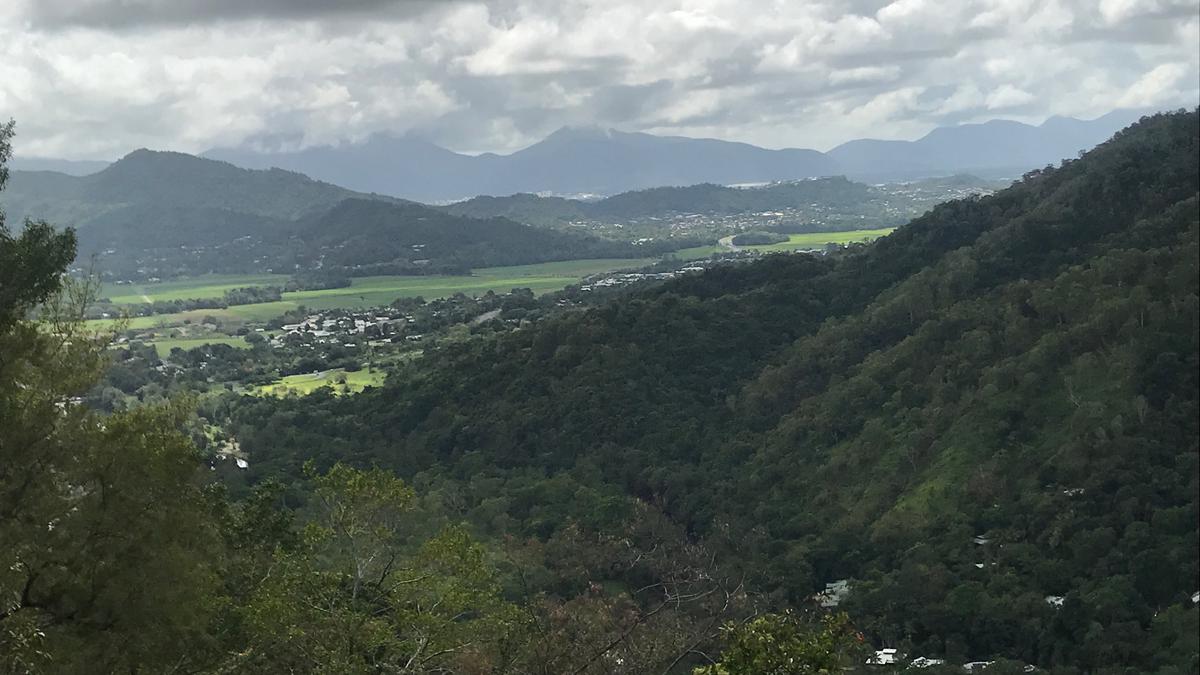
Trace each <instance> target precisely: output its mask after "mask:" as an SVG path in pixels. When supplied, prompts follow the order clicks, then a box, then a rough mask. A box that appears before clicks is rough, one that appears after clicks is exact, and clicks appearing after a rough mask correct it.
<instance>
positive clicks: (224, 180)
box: [4, 150, 662, 278]
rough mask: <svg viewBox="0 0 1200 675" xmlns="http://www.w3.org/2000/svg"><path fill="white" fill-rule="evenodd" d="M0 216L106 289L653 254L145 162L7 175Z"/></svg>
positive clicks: (217, 165)
mask: <svg viewBox="0 0 1200 675" xmlns="http://www.w3.org/2000/svg"><path fill="white" fill-rule="evenodd" d="M4 205H5V209H6V212H7V214H8V216H9V217H10V218H12V219H13V220H14V221H15V220H19V219H21V218H23V217H26V216H29V217H33V218H44V219H46V220H50V221H54V222H57V223H62V224H64V225H71V226H75V227H76V228H77V229H78V234H79V244H80V258H81V260H83V259H86V258H87V257H88V256H91V255H96V254H98V255H100V259H99V265H98V267H99V269H100V270H101V271H102V272H104V273H106V274H108V275H112V276H117V277H118V278H120V277H129V276H137V275H141V276H147V275H152V276H160V277H162V276H175V275H179V274H194V273H197V272H200V273H203V272H210V271H218V272H259V271H262V270H263V269H278V270H284V269H286V270H292V269H304V268H308V267H314V266H318V265H323V266H326V267H327V268H328V267H333V268H340V269H342V270H344V271H348V272H350V273H359V272H361V273H365V270H370V271H373V272H377V273H422V274H424V273H429V272H464V271H466V270H467V269H469V268H470V267H472V266H498V265H508V264H525V263H534V262H543V261H549V260H563V259H570V258H588V257H641V256H645V255H652V254H654V253H660V252H662V250H660V249H655V248H653V247H648V248H647V247H642V248H635V247H633V246H631V245H629V244H621V243H613V242H605V241H602V240H599V239H597V238H595V237H590V236H587V235H583V234H578V233H562V232H549V231H543V230H538V229H535V228H532V227H529V226H527V225H522V224H518V223H516V222H512V221H510V220H504V219H501V218H488V219H485V220H473V219H470V218H466V217H462V216H457V215H453V214H448V213H444V212H441V211H437V210H434V209H432V208H430V207H427V206H424V205H421V204H416V203H413V202H404V201H402V200H397V199H394V198H390V197H381V196H377V195H363V194H359V193H355V192H352V191H350V190H346V189H343V188H340V187H337V186H334V185H330V184H328V183H321V182H319V181H314V180H312V179H310V178H308V177H307V176H303V175H301V174H297V173H292V172H288V171H283V170H281V169H270V170H250V169H241V168H238V167H235V166H233V165H232V164H228V163H225V162H218V161H214V160H210V159H203V158H199V157H193V156H191V155H184V154H179V153H165V152H150V151H147V150H139V151H137V152H134V153H131V154H130V155H128V156H126V157H125V158H123V159H121V160H120V161H118V162H116V163H114V164H112V165H111V166H109V167H108V168H106V169H104V170H103V171H100V172H98V173H95V174H92V175H88V176H83V177H76V176H68V175H64V174H58V173H52V172H21V171H15V172H13V173H12V180H11V183H10V185H9V189H8V190H7V191H6V192H5V195H4ZM297 266H298V267H297Z"/></svg>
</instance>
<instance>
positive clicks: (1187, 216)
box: [229, 111, 1200, 673]
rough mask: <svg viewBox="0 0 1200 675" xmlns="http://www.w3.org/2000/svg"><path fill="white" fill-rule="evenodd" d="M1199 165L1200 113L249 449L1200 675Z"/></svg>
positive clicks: (972, 625)
mask: <svg viewBox="0 0 1200 675" xmlns="http://www.w3.org/2000/svg"><path fill="white" fill-rule="evenodd" d="M1198 153H1200V133H1198V125H1197V113H1196V112H1194V111H1193V112H1190V113H1178V114H1173V115H1158V116H1155V117H1151V118H1146V119H1144V120H1143V121H1142V122H1141V123H1139V124H1138V125H1135V126H1134V127H1132V128H1131V129H1129V130H1126V131H1124V132H1121V133H1119V134H1118V135H1117V136H1116V137H1114V139H1113V140H1111V141H1109V142H1108V143H1105V144H1103V145H1101V146H1100V147H1098V148H1097V149H1095V150H1093V151H1092V152H1090V153H1088V154H1087V155H1086V156H1084V157H1083V158H1082V159H1079V160H1073V161H1069V162H1066V163H1064V164H1063V166H1061V167H1060V168H1055V169H1047V170H1044V171H1038V172H1031V173H1030V174H1028V175H1027V176H1026V177H1025V179H1024V180H1023V181H1021V182H1019V183H1017V184H1015V185H1014V186H1013V187H1011V188H1009V189H1006V190H1004V191H1002V192H1000V193H997V194H995V195H993V196H990V197H983V198H972V199H967V200H962V201H957V202H951V203H947V204H944V205H942V206H939V207H937V208H935V209H934V210H933V211H931V212H930V213H928V214H926V215H925V216H923V217H921V218H918V219H916V220H914V221H912V222H911V223H909V224H908V225H905V226H904V227H901V228H899V229H898V230H896V231H895V232H894V233H892V234H891V235H889V236H887V237H884V238H882V239H880V240H878V241H877V242H875V243H874V244H872V245H869V246H864V247H859V248H855V249H851V250H850V251H848V252H846V253H845V254H842V255H837V256H829V257H817V256H772V257H770V258H768V259H765V260H762V261H759V262H756V263H753V264H749V265H744V266H730V267H719V268H716V269H713V270H710V271H708V272H706V273H704V274H701V275H689V276H687V277H684V278H681V279H678V280H675V281H673V282H670V283H668V284H665V285H663V286H659V287H654V288H650V289H645V290H640V291H634V292H632V293H629V294H627V295H625V296H623V297H620V298H618V299H616V300H613V301H611V302H609V303H607V304H605V305H602V306H600V307H598V308H595V309H592V310H589V311H586V312H577V313H571V314H566V315H563V316H561V317H559V318H556V319H551V320H547V321H544V322H542V323H539V324H537V325H536V326H533V327H530V328H528V329H523V330H518V331H513V332H509V333H504V334H500V335H497V336H494V337H491V338H488V339H482V340H476V341H472V342H467V343H461V344H456V345H453V346H449V347H446V348H444V349H435V350H430V351H428V352H427V353H426V354H425V356H424V358H423V359H422V360H421V361H420V362H418V363H416V364H415V365H413V366H412V372H410V373H407V374H406V376H405V377H402V378H396V379H394V380H392V381H390V382H389V384H388V386H386V387H385V388H383V389H382V390H372V391H368V392H367V393H365V394H363V395H359V396H355V397H346V398H335V397H326V398H323V399H320V400H303V401H296V400H278V401H276V400H263V399H248V400H245V401H243V402H242V403H240V404H238V405H236V406H234V407H233V408H232V409H231V410H230V411H229V412H230V415H231V418H232V419H231V424H230V428H231V430H232V431H233V432H234V433H236V434H237V436H238V437H239V438H240V439H241V442H242V447H244V448H246V449H247V450H248V451H249V452H250V453H251V455H252V456H254V457H255V458H256V463H255V465H254V467H253V468H252V473H250V474H249V475H250V477H251V478H254V477H255V476H258V477H266V476H271V475H279V474H283V475H298V472H299V467H300V465H301V464H302V463H303V462H304V461H305V460H308V459H314V460H315V461H316V463H317V464H318V465H319V466H328V465H331V464H332V463H333V462H334V461H337V460H345V459H347V458H348V457H349V458H352V459H353V460H354V461H357V462H361V463H364V464H378V465H381V466H385V467H387V468H390V469H393V470H395V471H397V472H399V473H400V474H401V475H403V476H406V477H410V478H412V479H413V480H415V481H417V482H418V483H419V484H422V485H428V486H435V487H436V489H437V490H438V491H440V493H442V494H446V493H452V494H453V495H455V497H454V499H455V500H456V501H455V503H456V504H458V505H459V506H458V508H459V509H460V512H461V513H462V514H464V516H465V517H467V518H470V519H471V521H472V522H473V523H474V524H475V525H476V526H477V527H478V528H479V529H480V530H481V531H484V532H487V533H488V534H489V536H493V537H497V538H501V537H504V536H510V535H511V536H517V537H534V538H543V539H549V540H551V541H554V540H556V539H557V538H559V537H562V536H567V535H566V534H564V533H569V532H573V531H575V530H574V529H573V528H580V527H582V528H584V530H587V529H588V528H593V529H598V530H600V531H605V528H610V527H613V523H615V522H621V518H622V515H621V514H622V513H628V509H632V508H635V507H633V506H630V505H631V504H643V505H648V506H650V507H654V508H659V509H661V510H663V511H664V512H665V513H666V514H668V515H669V516H670V517H671V518H672V519H674V520H675V521H677V522H679V523H681V524H682V525H683V526H684V527H685V528H686V529H687V531H688V532H689V533H690V534H691V535H692V536H693V537H696V538H697V539H699V540H701V541H705V542H707V543H708V545H710V546H713V547H714V548H716V549H718V550H720V551H721V552H722V555H723V556H724V557H725V559H727V560H732V561H733V563H732V564H733V565H734V566H736V567H737V568H739V569H740V570H742V572H743V573H744V575H745V579H746V580H747V581H746V583H747V584H748V586H750V587H752V588H754V589H756V590H758V591H760V592H763V593H765V594H766V595H765V596H764V597H765V598H767V599H768V600H767V602H768V603H769V604H771V605H773V606H775V607H780V606H793V607H797V606H802V605H804V604H805V603H806V598H807V597H809V596H810V595H811V594H812V593H814V592H816V591H818V590H820V589H821V588H823V587H824V585H825V584H827V583H830V582H833V581H835V580H838V579H848V580H850V587H851V592H850V595H849V597H848V599H847V601H846V603H845V604H844V606H843V608H844V609H847V610H848V611H849V612H850V615H851V617H852V619H853V620H854V621H855V623H856V624H857V625H859V626H860V627H862V628H863V629H864V630H865V631H866V633H867V634H868V636H869V637H870V639H871V640H872V641H873V642H875V643H877V644H888V645H892V646H896V647H899V648H900V649H901V650H902V651H904V652H906V653H909V654H912V655H917V654H923V655H926V656H944V657H946V658H948V659H951V660H953V661H954V662H957V663H962V662H965V661H971V660H984V659H992V658H996V657H1006V658H1012V659H1018V660H1021V661H1024V662H1027V663H1034V664H1038V665H1040V666H1043V667H1048V668H1057V669H1061V670H1062V672H1081V671H1082V672H1101V671H1111V672H1118V671H1120V668H1128V669H1131V670H1133V671H1137V672H1150V671H1159V672H1164V673H1166V672H1172V673H1177V672H1194V671H1195V668H1196V667H1197V661H1196V659H1197V657H1196V654H1197V649H1196V640H1197V626H1198V620H1197V613H1198V611H1200V610H1198V609H1197V607H1196V605H1195V603H1193V602H1192V601H1191V594H1192V593H1193V592H1195V591H1196V589H1197V587H1200V567H1198V554H1197V551H1198V550H1200V539H1198V535H1197V517H1198V511H1197V498H1196V495H1197V490H1198V488H1200V479H1198V474H1197V472H1198V467H1200V464H1198V461H1197V458H1198V451H1200V447H1198V439H1200V427H1198V421H1197V419H1198V412H1200V411H1198V409H1197V400H1198V388H1200V378H1198V374H1197V371H1198V367H1200V358H1198V353H1200V346H1198V342H1197V340H1198V338H1197V335H1198V329H1200V301H1198V295H1200V290H1198V282H1197V273H1198V249H1197V241H1198V227H1200V225H1198V218H1197V208H1198V202H1197V193H1198V190H1200V176H1198V168H1197V162H1196V157H1197V156H1198ZM318 408H319V410H316V409H318ZM631 499H632V500H634V501H630V500H631ZM721 542H732V543H730V544H724V545H723V544H721ZM612 574H613V577H612V578H613V579H617V578H620V575H619V574H618V573H617V572H615V571H614V572H613V573H612ZM604 581H606V580H605V579H603V578H599V579H597V582H598V583H599V582H604ZM1113 669H1117V670H1113Z"/></svg>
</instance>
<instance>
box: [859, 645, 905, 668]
mask: <svg viewBox="0 0 1200 675" xmlns="http://www.w3.org/2000/svg"><path fill="white" fill-rule="evenodd" d="M899 660H900V654H899V653H898V652H897V651H896V650H895V649H892V648H890V647H889V648H887V649H879V650H876V652H875V655H874V656H872V657H870V658H868V659H867V665H868V666H891V665H895V664H896V663H898V662H899Z"/></svg>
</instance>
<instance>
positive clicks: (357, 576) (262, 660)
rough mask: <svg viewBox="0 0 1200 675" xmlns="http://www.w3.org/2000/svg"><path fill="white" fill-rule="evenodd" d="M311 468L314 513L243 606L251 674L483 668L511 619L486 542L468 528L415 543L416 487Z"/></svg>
mask: <svg viewBox="0 0 1200 675" xmlns="http://www.w3.org/2000/svg"><path fill="white" fill-rule="evenodd" d="M308 471H309V476H310V478H311V480H312V485H313V493H314V495H315V497H316V501H317V507H318V513H317V515H316V517H315V518H314V519H313V520H312V521H311V522H309V523H308V525H307V526H306V527H305V529H304V541H303V543H302V545H300V546H299V547H298V548H297V550H295V551H293V552H289V551H282V550H281V551H280V552H279V553H278V554H277V555H276V556H275V559H274V560H273V561H272V563H271V564H270V566H269V573H268V574H267V575H266V577H265V579H264V581H263V582H262V584H261V585H260V586H259V587H258V588H257V589H256V590H255V592H254V593H253V595H252V596H251V597H250V598H249V601H248V602H247V605H246V607H245V608H244V610H243V616H244V623H245V625H246V628H247V638H248V643H247V645H246V647H245V648H244V649H243V650H242V651H241V652H240V653H239V654H238V655H237V657H236V658H235V659H234V663H233V665H234V666H236V667H237V668H241V669H246V670H251V671H254V672H268V673H271V672H289V673H290V672H327V673H366V672H380V671H381V670H382V671H386V672H397V673H428V672H446V669H450V670H451V671H452V672H459V670H460V669H464V668H467V665H468V664H470V665H471V667H472V668H477V669H479V670H480V671H482V672H487V671H488V669H489V668H490V667H491V666H492V665H494V664H496V663H497V662H498V661H499V660H500V659H501V658H502V656H501V654H500V652H499V651H498V649H497V645H499V644H501V643H503V642H504V641H506V640H507V639H508V638H509V636H510V634H511V633H512V632H513V631H514V630H515V629H516V628H517V627H518V622H517V618H516V617H517V614H516V610H515V608H514V607H513V606H511V605H509V604H508V603H506V602H505V601H503V600H502V599H501V597H500V586H499V584H498V582H497V580H496V576H495V573H494V571H493V570H492V569H491V566H490V565H489V564H488V563H487V561H486V557H485V555H484V550H483V548H482V547H481V546H480V545H479V544H477V543H475V542H474V541H472V540H471V538H470V536H469V535H468V534H467V533H466V531H465V529H463V528H461V527H455V526H451V527H447V528H445V529H444V530H442V532H441V533H439V534H438V535H437V536H435V537H433V538H431V539H428V540H425V541H420V540H414V538H413V537H411V536H410V535H409V532H411V531H412V530H414V529H415V528H413V527H407V526H406V525H408V523H406V519H407V518H408V517H409V516H410V512H411V511H412V507H413V500H414V493H413V491H412V489H411V488H409V487H408V486H407V485H405V484H404V482H403V481H401V480H400V479H398V478H396V477H395V476H393V475H391V474H390V473H388V472H385V471H382V470H378V469H375V470H370V471H360V470H356V469H352V468H350V467H347V466H345V465H342V464H337V465H334V466H333V468H331V469H330V470H329V471H328V472H327V473H325V474H318V473H316V472H315V471H314V470H313V469H312V467H311V465H310V466H309V469H308Z"/></svg>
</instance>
